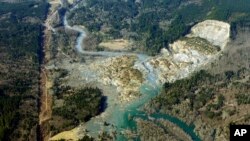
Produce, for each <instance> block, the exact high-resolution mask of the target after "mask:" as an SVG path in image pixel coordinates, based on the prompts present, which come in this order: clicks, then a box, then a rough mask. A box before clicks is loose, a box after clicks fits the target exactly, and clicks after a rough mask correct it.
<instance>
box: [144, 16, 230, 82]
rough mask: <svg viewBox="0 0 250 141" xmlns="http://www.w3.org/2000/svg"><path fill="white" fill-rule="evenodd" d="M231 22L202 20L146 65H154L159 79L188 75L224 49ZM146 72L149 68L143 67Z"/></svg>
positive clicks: (151, 66)
mask: <svg viewBox="0 0 250 141" xmlns="http://www.w3.org/2000/svg"><path fill="white" fill-rule="evenodd" d="M229 35H230V25H229V24H228V23H225V22H220V21H215V20H206V21H203V22H201V23H198V24H197V25H195V26H194V27H193V28H192V29H191V33H190V34H188V35H187V36H186V37H184V38H182V39H179V40H177V41H176V42H174V43H173V44H170V47H169V50H167V49H162V51H161V55H158V56H156V57H154V58H152V59H150V60H149V61H148V62H146V63H145V64H146V66H147V67H148V68H152V69H151V72H153V73H154V75H155V76H156V79H157V82H159V83H164V82H167V81H168V82H173V81H175V80H177V79H181V78H184V77H187V76H188V75H189V74H190V73H191V72H193V71H195V70H196V69H197V68H198V67H200V66H202V65H204V64H206V63H208V62H209V61H211V60H212V59H213V58H215V57H216V56H217V55H218V54H219V52H220V51H221V50H223V49H224V47H225V46H226V44H227V42H228V41H229ZM142 71H144V72H145V70H143V69H142Z"/></svg>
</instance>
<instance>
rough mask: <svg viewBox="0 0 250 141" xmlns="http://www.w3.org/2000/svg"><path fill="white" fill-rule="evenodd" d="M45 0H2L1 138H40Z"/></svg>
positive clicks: (0, 36)
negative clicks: (39, 98) (39, 122)
mask: <svg viewBox="0 0 250 141" xmlns="http://www.w3.org/2000/svg"><path fill="white" fill-rule="evenodd" d="M47 8H48V5H47V4H46V3H45V2H32V1H30V2H21V3H5V2H0V107H1V108H0V140H36V138H37V137H36V136H37V135H36V126H37V124H38V109H37V108H38V107H37V99H38V93H39V91H38V85H39V57H40V54H39V52H40V50H41V46H40V45H41V42H42V32H43V26H42V23H43V20H45V17H46V11H47Z"/></svg>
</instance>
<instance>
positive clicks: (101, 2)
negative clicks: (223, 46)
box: [68, 0, 250, 54]
mask: <svg viewBox="0 0 250 141" xmlns="http://www.w3.org/2000/svg"><path fill="white" fill-rule="evenodd" d="M249 7H250V1H249V0H239V1H237V4H235V1H233V0H221V1H217V0H210V1H207V0H191V1H190V0H164V1H163V0H155V1H152V0H140V1H136V0H127V1H123V0H87V1H84V3H83V4H82V6H80V7H79V8H77V9H75V10H73V11H72V12H70V14H69V16H68V18H69V19H70V24H71V25H84V26H85V27H86V28H87V29H88V30H89V31H90V34H92V35H91V37H92V36H94V37H92V40H93V42H92V44H94V46H96V47H98V45H99V43H100V42H102V41H106V40H112V39H120V38H124V39H130V40H133V41H135V44H134V45H133V46H132V48H133V50H143V51H146V52H148V53H149V54H156V53H157V52H158V51H159V50H160V49H161V48H163V47H168V44H169V43H172V42H173V41H175V40H176V39H178V38H180V37H181V36H183V35H185V34H186V33H187V32H189V29H190V27H191V26H192V25H194V24H195V23H197V22H200V21H203V20H206V19H214V20H222V21H226V22H229V23H231V24H232V25H233V26H232V28H233V29H234V28H236V27H237V25H241V26H242V25H249V23H250V22H249V21H250V10H249ZM234 31H235V30H234ZM234 34H235V32H233V34H232V35H234ZM99 48H100V47H99Z"/></svg>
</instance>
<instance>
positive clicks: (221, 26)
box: [189, 20, 230, 49]
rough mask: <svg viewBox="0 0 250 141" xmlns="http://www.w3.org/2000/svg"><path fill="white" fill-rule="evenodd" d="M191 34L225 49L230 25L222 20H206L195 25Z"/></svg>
mask: <svg viewBox="0 0 250 141" xmlns="http://www.w3.org/2000/svg"><path fill="white" fill-rule="evenodd" d="M189 36H191V37H200V38H204V39H206V40H208V41H209V42H210V43H211V44H213V45H215V46H220V47H221V49H223V48H224V47H225V46H226V44H227V42H228V40H229V36H230V25H229V24H228V23H225V22H221V21H216V20H206V21H203V22H201V23H198V24H197V25H195V26H194V27H193V28H192V29H191V34H190V35H189Z"/></svg>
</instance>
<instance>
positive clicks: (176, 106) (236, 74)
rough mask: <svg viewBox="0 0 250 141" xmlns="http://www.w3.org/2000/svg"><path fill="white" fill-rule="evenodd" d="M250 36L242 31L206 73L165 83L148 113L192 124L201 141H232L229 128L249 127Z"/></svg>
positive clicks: (245, 31) (209, 66)
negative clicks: (238, 125) (244, 125)
mask: <svg viewBox="0 0 250 141" xmlns="http://www.w3.org/2000/svg"><path fill="white" fill-rule="evenodd" d="M249 33H250V32H249V29H247V28H243V29H239V30H238V35H237V36H236V38H235V40H233V41H230V42H229V44H228V45H227V46H226V48H225V50H224V51H223V55H222V56H220V57H219V58H218V59H216V61H214V62H211V64H208V65H206V67H205V68H204V69H206V71H204V70H201V71H198V72H197V73H195V74H193V75H192V76H191V77H189V78H187V79H183V80H178V81H176V82H174V83H165V84H164V86H163V90H162V92H161V94H160V95H159V96H157V98H155V99H154V100H152V101H151V102H150V104H148V105H147V106H146V109H147V110H148V111H149V112H155V111H159V112H161V113H170V114H171V115H173V116H176V117H179V118H181V119H182V120H184V121H186V122H187V123H189V124H190V125H192V124H193V125H194V126H195V130H196V132H197V134H198V135H199V136H200V137H201V139H202V140H216V141H217V140H218V141H221V140H229V128H228V127H229V125H230V124H249V123H250V120H249V115H250V111H249V104H250V101H249V94H250V93H249V91H250V90H249V88H250V87H249V81H250V79H249V78H250V72H249V59H250V58H249V51H250V46H249V41H248V38H249ZM149 107H151V108H149Z"/></svg>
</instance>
